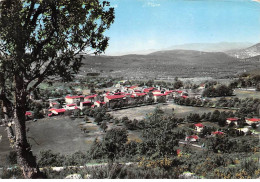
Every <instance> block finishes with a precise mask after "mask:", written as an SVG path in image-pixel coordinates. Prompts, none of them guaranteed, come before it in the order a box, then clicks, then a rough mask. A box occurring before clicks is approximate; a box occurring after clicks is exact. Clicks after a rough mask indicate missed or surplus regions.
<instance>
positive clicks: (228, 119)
mask: <svg viewBox="0 0 260 182" xmlns="http://www.w3.org/2000/svg"><path fill="white" fill-rule="evenodd" d="M238 120H239V118H227V120H226V121H227V124H230V123H234V124H235V125H237V121H238Z"/></svg>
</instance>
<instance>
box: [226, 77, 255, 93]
mask: <svg viewBox="0 0 260 182" xmlns="http://www.w3.org/2000/svg"><path fill="white" fill-rule="evenodd" d="M229 86H230V87H232V88H247V87H255V88H256V90H257V91H260V75H253V76H252V75H250V74H247V73H244V74H242V75H240V77H239V78H238V79H236V80H234V81H232V82H231V83H230V85H229Z"/></svg>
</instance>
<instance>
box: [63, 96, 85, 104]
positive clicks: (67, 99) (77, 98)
mask: <svg viewBox="0 0 260 182" xmlns="http://www.w3.org/2000/svg"><path fill="white" fill-rule="evenodd" d="M83 100H84V96H82V95H81V96H70V95H67V96H66V97H65V102H66V104H74V103H77V102H82V101H83Z"/></svg>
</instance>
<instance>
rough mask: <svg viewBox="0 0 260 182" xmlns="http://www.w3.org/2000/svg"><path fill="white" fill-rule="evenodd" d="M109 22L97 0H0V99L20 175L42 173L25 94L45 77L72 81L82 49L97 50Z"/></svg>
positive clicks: (105, 41) (107, 10) (102, 47)
mask: <svg viewBox="0 0 260 182" xmlns="http://www.w3.org/2000/svg"><path fill="white" fill-rule="evenodd" d="M113 21H114V9H113V8H111V7H110V5H109V2H106V1H103V2H100V1H99V0H2V1H1V2H0V100H1V101H2V108H3V112H4V116H5V120H4V121H5V122H6V123H9V129H8V130H9V131H10V130H11V128H10V122H12V121H13V122H14V125H15V132H14V133H15V140H14V147H15V148H16V152H17V156H18V163H19V165H20V166H21V167H22V171H23V174H24V176H25V178H37V177H41V176H40V172H39V169H38V167H37V164H36V158H35V157H34V156H33V154H32V151H31V146H30V145H29V143H28V141H27V138H26V126H25V112H26V109H25V108H26V102H27V99H28V94H30V93H31V92H32V91H33V90H35V89H36V88H37V86H38V85H39V84H40V83H41V82H43V81H44V80H45V79H47V78H50V77H53V76H60V77H61V78H63V80H71V79H72V78H73V74H75V73H77V72H78V70H79V68H80V66H81V60H82V56H79V54H80V53H82V52H83V51H84V52H85V51H91V52H93V53H95V54H100V53H102V52H104V51H105V49H106V47H107V46H108V38H107V37H106V36H104V34H103V33H104V31H105V30H107V29H109V27H110V25H111V24H112V23H113Z"/></svg>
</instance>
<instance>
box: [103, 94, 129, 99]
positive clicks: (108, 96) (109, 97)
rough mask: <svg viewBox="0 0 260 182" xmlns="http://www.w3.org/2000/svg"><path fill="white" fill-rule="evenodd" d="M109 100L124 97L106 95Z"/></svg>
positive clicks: (122, 96)
mask: <svg viewBox="0 0 260 182" xmlns="http://www.w3.org/2000/svg"><path fill="white" fill-rule="evenodd" d="M106 97H107V98H108V99H109V100H113V99H121V98H124V97H125V95H107V96H106Z"/></svg>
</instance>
